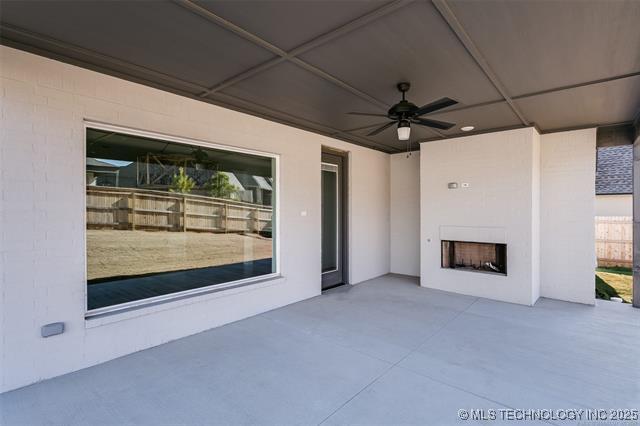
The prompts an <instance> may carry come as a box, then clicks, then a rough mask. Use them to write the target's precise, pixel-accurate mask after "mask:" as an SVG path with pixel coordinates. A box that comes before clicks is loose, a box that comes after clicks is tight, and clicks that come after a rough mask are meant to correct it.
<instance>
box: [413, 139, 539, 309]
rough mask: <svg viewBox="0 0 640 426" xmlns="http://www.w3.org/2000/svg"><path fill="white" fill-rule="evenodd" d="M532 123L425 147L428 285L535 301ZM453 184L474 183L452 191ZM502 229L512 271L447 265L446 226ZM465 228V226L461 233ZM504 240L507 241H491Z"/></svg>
mask: <svg viewBox="0 0 640 426" xmlns="http://www.w3.org/2000/svg"><path fill="white" fill-rule="evenodd" d="M535 133H536V130H535V129H533V128H526V129H517V130H510V131H504V132H496V133H487V134H481V135H472V136H466V137H460V138H454V139H446V140H442V141H436V142H425V143H422V144H421V145H420V194H421V207H420V220H421V224H420V226H421V230H420V236H421V253H420V259H421V268H420V277H421V278H420V283H421V285H423V286H425V287H431V288H436V289H440V290H446V291H453V292H458V293H463V294H469V295H473V296H480V297H487V298H491V299H497V300H503V301H507V302H512V303H520V304H525V305H531V304H533V303H535V298H534V297H535V295H536V294H537V290H535V289H534V287H535V286H537V285H538V282H537V281H536V279H535V278H536V277H535V274H534V271H533V268H534V265H535V264H536V262H537V260H536V259H537V258H538V256H539V253H538V252H534V250H535V249H536V242H535V240H536V238H538V236H537V235H534V233H533V230H534V228H535V222H536V217H537V216H538V215H539V211H538V210H536V207H537V205H536V203H535V202H534V193H535V192H536V186H537V185H538V183H537V182H536V181H535V176H536V169H538V168H539V166H538V164H539V156H538V154H537V153H538V152H539V147H538V146H537V145H538V143H539V141H538V140H537V138H536V137H535ZM449 182H457V183H458V184H459V185H461V184H462V183H469V185H470V186H469V188H462V187H459V189H455V190H451V189H448V188H447V184H448V183H449ZM447 226H449V227H458V229H462V230H465V229H466V230H468V231H467V232H468V235H469V236H470V238H462V240H469V241H474V239H471V236H473V235H477V234H478V231H477V230H476V229H477V228H480V229H484V228H487V227H490V228H497V229H498V230H499V231H500V233H501V234H502V235H504V236H505V237H506V243H507V252H508V253H507V265H508V267H507V273H508V276H497V275H492V274H481V273H472V272H465V271H456V270H453V269H445V268H441V249H440V240H441V228H442V227H447ZM458 232H459V231H458ZM490 242H500V241H490Z"/></svg>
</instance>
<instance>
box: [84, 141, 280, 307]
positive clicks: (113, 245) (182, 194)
mask: <svg viewBox="0 0 640 426" xmlns="http://www.w3.org/2000/svg"><path fill="white" fill-rule="evenodd" d="M168 139H169V138H168ZM275 170H276V159H275V158H274V157H269V156H263V155H256V154H252V153H245V152H235V151H230V150H223V149H213V148H211V147H207V146H200V145H197V144H195V143H194V144H189V143H182V141H176V140H163V139H161V138H155V137H149V136H148V135H147V134H137V133H134V134H126V133H122V132H117V131H111V130H106V129H101V128H87V133H86V208H87V210H86V227H87V230H86V232H87V308H88V309H89V310H90V311H94V312H96V311H98V312H99V311H103V310H111V309H114V307H115V306H117V307H119V308H120V307H121V308H126V307H128V306H133V305H138V304H141V301H144V302H143V303H145V302H147V301H156V300H159V299H165V298H170V297H174V296H176V295H185V294H189V293H196V292H200V291H203V289H205V287H207V288H208V287H210V286H215V285H218V286H222V285H225V284H229V283H243V282H246V281H251V280H252V279H255V278H256V277H261V276H266V275H269V274H275V273H276V262H275V250H274V247H275V246H274V244H275V215H276V213H277V212H276V211H275V197H276V195H277V194H276V182H275V179H276V176H275Z"/></svg>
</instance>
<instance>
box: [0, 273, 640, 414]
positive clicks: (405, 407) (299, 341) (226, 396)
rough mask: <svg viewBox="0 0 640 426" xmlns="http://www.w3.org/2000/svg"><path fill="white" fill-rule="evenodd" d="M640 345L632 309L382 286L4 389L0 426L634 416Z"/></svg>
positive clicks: (409, 281)
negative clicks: (525, 302) (620, 412)
mask: <svg viewBox="0 0 640 426" xmlns="http://www.w3.org/2000/svg"><path fill="white" fill-rule="evenodd" d="M638 339H640V311H639V310H637V309H633V308H632V307H631V306H630V305H623V304H619V303H613V302H604V301H599V302H598V303H597V304H596V306H595V307H592V306H584V305H578V304H574V303H567V302H560V301H554V300H549V299H540V300H539V301H538V302H537V303H536V305H535V306H533V307H528V306H521V305H515V304H510V303H503V302H497V301H492V300H488V299H483V298H476V297H470V296H464V295H459V294H453V293H448V292H443V291H438V290H433V289H427V288H421V287H419V286H418V283H417V281H416V280H415V279H413V278H407V277H404V276H399V275H387V276H383V277H380V278H376V279H373V280H371V281H368V282H366V283H363V284H362V285H358V286H346V287H345V286H343V287H339V288H336V289H333V290H330V291H327V292H325V293H324V294H322V295H321V296H317V297H314V298H312V299H308V300H305V301H302V302H299V303H295V304H292V305H289V306H286V307H283V308H280V309H277V310H274V311H271V312H267V313H264V314H261V315H257V316H254V317H251V318H248V319H244V320H241V321H238V322H235V323H232V324H228V325H225V326H222V327H219V328H216V329H213V330H209V331H206V332H203V333H200V334H197V335H193V336H190V337H186V338H183V339H179V340H175V341H173V342H170V343H167V344H164V345H161V346H157V347H155V348H151V349H147V350H144V351H141V352H137V353H134V354H131V355H128V356H125V357H122V358H119V359H116V360H113V361H109V362H107V363H104V364H101V365H98V366H95V367H90V368H87V369H84V370H81V371H77V372H74V373H70V374H66V375H64V376H60V377H57V378H55V379H51V380H48V381H45V382H41V383H38V384H34V385H31V386H27V387H24V388H22V389H19V390H16V391H12V392H8V393H4V394H2V395H0V403H1V405H0V413H2V417H1V418H0V420H1V421H0V423H2V424H6V425H36V424H65V425H76V424H91V425H107V424H110V425H124V424H137V425H170V424H171V425H175V424H293V423H295V424H309V425H310V424H327V425H328V424H451V423H455V422H461V421H462V420H461V419H459V417H458V416H459V414H458V411H459V410H461V409H464V410H473V409H484V410H489V409H496V410H500V409H509V408H511V409H522V410H524V409H548V410H554V409H564V410H567V409H576V410H578V409H615V408H625V407H626V408H633V407H638V403H639V402H640V361H639V360H640V346H639V345H638V344H637V342H638ZM50 361H51V362H56V360H55V357H52V358H51V360H50ZM498 413H499V412H498ZM499 415H500V414H499ZM541 423H544V422H541ZM549 423H552V424H553V423H557V422H555V421H550V422H549Z"/></svg>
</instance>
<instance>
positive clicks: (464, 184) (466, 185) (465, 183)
mask: <svg viewBox="0 0 640 426" xmlns="http://www.w3.org/2000/svg"><path fill="white" fill-rule="evenodd" d="M460 186H461V187H462V188H469V183H468V182H462V183H461V184H460Z"/></svg>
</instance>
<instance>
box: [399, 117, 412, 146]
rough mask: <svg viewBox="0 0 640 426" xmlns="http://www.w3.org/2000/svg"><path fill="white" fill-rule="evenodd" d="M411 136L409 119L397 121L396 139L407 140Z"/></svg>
mask: <svg viewBox="0 0 640 426" xmlns="http://www.w3.org/2000/svg"><path fill="white" fill-rule="evenodd" d="M410 136H411V123H409V120H400V121H399V122H398V139H399V140H401V141H408V140H409V137H410Z"/></svg>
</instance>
